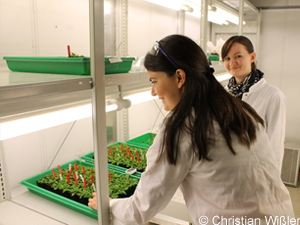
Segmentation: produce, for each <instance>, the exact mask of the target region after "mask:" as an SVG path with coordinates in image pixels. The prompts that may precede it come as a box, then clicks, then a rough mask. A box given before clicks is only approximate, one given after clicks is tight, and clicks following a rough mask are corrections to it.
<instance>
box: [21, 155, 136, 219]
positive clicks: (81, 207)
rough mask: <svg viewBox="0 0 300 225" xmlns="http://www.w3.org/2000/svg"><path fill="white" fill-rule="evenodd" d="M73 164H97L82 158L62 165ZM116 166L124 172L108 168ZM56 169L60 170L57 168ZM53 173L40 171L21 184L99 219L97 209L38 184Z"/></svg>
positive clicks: (35, 192) (49, 198)
mask: <svg viewBox="0 0 300 225" xmlns="http://www.w3.org/2000/svg"><path fill="white" fill-rule="evenodd" d="M70 163H71V164H72V165H74V164H75V163H77V164H79V163H81V164H82V165H83V166H89V167H94V166H95V165H94V164H92V163H89V162H85V161H81V160H73V161H71V162H67V163H65V164H62V165H60V167H61V169H64V168H68V167H69V164H70ZM113 168H114V172H115V173H119V174H120V173H122V174H124V173H123V172H122V171H119V170H117V168H115V167H114V166H111V165H108V170H111V169H113ZM55 170H58V169H57V168H56V169H55ZM51 173H52V168H51V169H50V170H47V171H45V172H42V173H39V174H37V175H35V176H32V177H30V178H27V179H25V180H23V181H21V182H20V184H22V185H24V186H25V187H27V189H28V190H29V191H30V192H32V193H34V194H36V195H39V196H41V197H43V198H46V199H48V200H50V201H53V202H56V203H58V204H60V205H63V206H65V207H68V208H70V209H72V210H75V211H77V212H79V213H82V214H84V215H86V216H89V217H92V218H94V219H98V215H97V211H96V210H94V209H92V208H90V207H88V206H86V205H84V204H81V203H79V202H76V201H73V200H71V199H69V198H66V197H64V196H61V195H59V194H56V193H54V192H51V191H48V190H46V189H44V188H41V187H38V186H37V184H36V181H37V180H38V179H40V178H43V177H45V175H47V174H51ZM130 177H131V178H135V179H137V180H139V179H140V177H138V176H135V175H130Z"/></svg>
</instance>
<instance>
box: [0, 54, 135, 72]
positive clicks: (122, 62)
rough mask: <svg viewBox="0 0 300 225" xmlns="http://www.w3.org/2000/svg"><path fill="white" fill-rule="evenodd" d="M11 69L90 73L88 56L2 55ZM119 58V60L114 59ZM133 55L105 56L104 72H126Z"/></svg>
mask: <svg viewBox="0 0 300 225" xmlns="http://www.w3.org/2000/svg"><path fill="white" fill-rule="evenodd" d="M3 59H5V60H6V63H7V66H8V68H9V69H10V70H11V71H15V72H32V73H53V74H72V75H90V57H7V56H6V57H3ZM116 59H119V60H116ZM134 59H135V58H134V57H121V58H114V57H105V74H113V73H127V72H128V71H129V70H130V69H131V65H132V61H133V60H134Z"/></svg>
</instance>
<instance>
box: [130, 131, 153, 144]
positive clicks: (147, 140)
mask: <svg viewBox="0 0 300 225" xmlns="http://www.w3.org/2000/svg"><path fill="white" fill-rule="evenodd" d="M153 135H154V137H156V134H154V133H146V134H143V135H141V136H138V137H136V138H133V139H130V140H129V141H126V143H127V144H132V145H136V146H140V147H142V148H149V147H150V146H151V145H152V143H153V142H152V140H153Z"/></svg>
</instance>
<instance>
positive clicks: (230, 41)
mask: <svg viewBox="0 0 300 225" xmlns="http://www.w3.org/2000/svg"><path fill="white" fill-rule="evenodd" d="M234 43H240V44H241V45H244V46H245V48H246V50H247V52H248V53H249V54H251V53H252V52H254V47H253V44H252V42H251V41H250V40H249V39H248V38H246V37H245V36H241V35H236V36H232V37H230V38H229V39H228V40H227V41H226V42H225V43H224V44H223V46H222V50H221V56H222V60H223V61H224V59H225V57H226V55H227V54H228V52H229V51H230V49H231V47H232V45H233V44H234ZM251 69H252V70H253V69H256V64H255V62H252V63H251Z"/></svg>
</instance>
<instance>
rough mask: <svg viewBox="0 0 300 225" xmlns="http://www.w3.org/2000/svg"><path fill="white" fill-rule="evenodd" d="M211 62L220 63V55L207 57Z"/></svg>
mask: <svg viewBox="0 0 300 225" xmlns="http://www.w3.org/2000/svg"><path fill="white" fill-rule="evenodd" d="M207 56H208V57H209V58H210V60H211V61H219V55H207Z"/></svg>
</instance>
